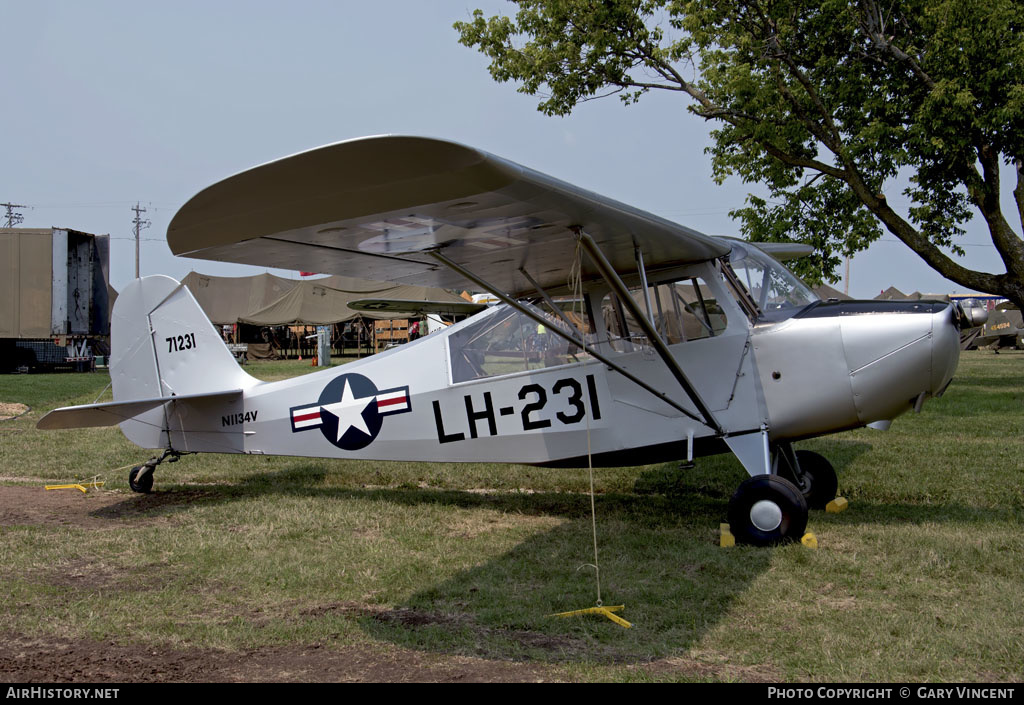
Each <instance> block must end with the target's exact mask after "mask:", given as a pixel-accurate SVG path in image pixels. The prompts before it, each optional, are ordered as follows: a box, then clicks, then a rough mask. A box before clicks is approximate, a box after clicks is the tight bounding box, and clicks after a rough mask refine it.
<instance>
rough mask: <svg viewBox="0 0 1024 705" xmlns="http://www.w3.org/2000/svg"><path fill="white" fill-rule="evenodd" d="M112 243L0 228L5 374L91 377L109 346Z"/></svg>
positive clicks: (70, 233) (69, 233) (0, 362)
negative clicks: (79, 372)
mask: <svg viewBox="0 0 1024 705" xmlns="http://www.w3.org/2000/svg"><path fill="white" fill-rule="evenodd" d="M109 272H110V239H109V237H108V236H106V235H91V234H89V233H84V232H80V231H78V230H72V229H70V228H0V370H6V371H25V370H30V369H35V368H44V367H45V368H53V367H72V368H77V369H91V368H92V366H93V364H94V357H95V355H96V354H97V352H105V351H106V350H107V348H108V346H109V336H110V309H111V304H112V303H113V297H114V296H116V294H114V292H113V290H112V289H111V288H110V285H109V281H110V276H109Z"/></svg>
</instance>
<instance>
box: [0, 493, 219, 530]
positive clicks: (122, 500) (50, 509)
mask: <svg viewBox="0 0 1024 705" xmlns="http://www.w3.org/2000/svg"><path fill="white" fill-rule="evenodd" d="M210 494H211V493H208V492H204V491H202V490H195V491H186V492H159V493H156V494H148V495H141V494H135V493H130V494H129V493H125V492H110V491H107V490H102V489H98V490H97V489H89V491H88V492H86V493H84V494H83V493H82V492H81V491H80V490H77V489H66V490H47V489H44V488H43V487H42V486H38V487H11V486H0V526H19V525H21V526H24V525H29V526H59V527H74V528H82V529H105V528H110V527H111V526H116V525H117V521H118V520H122V519H129V518H130V519H132V520H133V525H138V524H139V523H140V522H142V523H145V522H146V521H152V522H157V521H161V520H163V521H167V517H168V516H169V515H170V514H173V513H175V512H177V511H179V510H180V509H182V508H184V507H187V506H188V505H189V504H190V503H192V502H196V501H201V500H203V499H205V498H206V497H207V496H208V495H210Z"/></svg>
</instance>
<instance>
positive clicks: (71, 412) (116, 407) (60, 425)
mask: <svg viewBox="0 0 1024 705" xmlns="http://www.w3.org/2000/svg"><path fill="white" fill-rule="evenodd" d="M241 393H242V390H241V389H232V390H229V391H226V392H208V393H204V394H181V395H178V396H173V397H154V398H152V399H132V400H130V401H109V402H104V403H102V404H83V405H82V406H65V407H61V408H60V409H54V410H53V411H51V412H50V413H48V414H46V415H45V416H44V417H43V418H41V419H39V422H38V423H37V424H36V428H40V429H43V430H47V431H52V430H56V429H64V428H92V427H96V426H113V425H115V424H119V423H121V422H122V421H127V420H128V419H130V418H133V417H135V416H138V415H139V414H141V413H144V412H146V411H149V410H150V409H155V408H157V407H158V406H160V405H162V404H166V403H167V402H170V401H188V400H191V399H211V398H213V397H225V398H230V397H236V396H238V395H241Z"/></svg>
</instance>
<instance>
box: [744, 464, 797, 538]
mask: <svg viewBox="0 0 1024 705" xmlns="http://www.w3.org/2000/svg"><path fill="white" fill-rule="evenodd" d="M729 528H730V530H731V531H732V534H733V536H735V537H736V540H737V541H739V542H740V543H749V544H753V545H755V546H771V545H773V544H776V543H782V542H783V541H799V540H800V538H801V537H802V536H803V535H804V530H805V529H806V528H807V501H806V500H805V499H804V496H803V494H801V492H800V490H798V489H797V488H796V486H795V485H794V484H793V483H792V482H790V481H789V480H787V479H785V478H783V477H779V476H778V475H755V476H754V477H751V478H748V479H746V480H744V481H743V482H742V483H741V484H740V486H739V487H738V488H737V490H736V494H734V495H733V496H732V499H731V500H730V501H729Z"/></svg>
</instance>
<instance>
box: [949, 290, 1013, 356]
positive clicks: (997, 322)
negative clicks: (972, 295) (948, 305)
mask: <svg viewBox="0 0 1024 705" xmlns="http://www.w3.org/2000/svg"><path fill="white" fill-rule="evenodd" d="M960 305H961V306H963V307H964V308H965V309H966V310H967V311H969V312H971V313H972V316H971V322H972V323H973V324H974V327H972V328H968V329H966V330H964V331H963V332H962V333H961V336H960V340H961V345H960V347H961V348H963V349H964V350H973V349H975V348H991V349H993V350H996V351H998V350H999V349H1000V348H1014V347H1017V348H1024V345H1022V344H1021V334H1022V333H1024V327H1022V324H1021V313H1020V309H1019V308H1017V307H1016V306H1015V305H1013V304H1011V303H1009V302H1004V303H1001V304H999V305H998V306H997V307H996V308H995V309H993V310H992V311H988V310H987V309H986V308H985V306H984V302H982V301H977V300H974V299H968V300H966V301H961V302H960Z"/></svg>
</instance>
